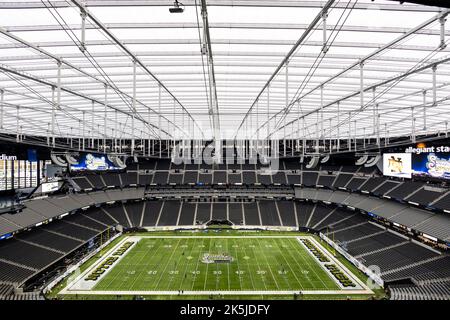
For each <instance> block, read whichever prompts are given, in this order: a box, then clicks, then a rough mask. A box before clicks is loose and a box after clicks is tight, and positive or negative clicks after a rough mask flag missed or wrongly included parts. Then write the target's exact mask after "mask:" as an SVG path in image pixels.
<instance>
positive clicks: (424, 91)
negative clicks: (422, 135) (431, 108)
mask: <svg viewBox="0 0 450 320" xmlns="http://www.w3.org/2000/svg"><path fill="white" fill-rule="evenodd" d="M422 96H423V130H427V90H423V92H422Z"/></svg>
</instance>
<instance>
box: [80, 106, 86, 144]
mask: <svg viewBox="0 0 450 320" xmlns="http://www.w3.org/2000/svg"><path fill="white" fill-rule="evenodd" d="M82 113H83V129H82V130H83V131H82V137H83V138H82V140H81V141H82V143H83V150H84V149H85V145H84V139H85V132H86V131H85V130H86V111H85V110H83V111H82Z"/></svg>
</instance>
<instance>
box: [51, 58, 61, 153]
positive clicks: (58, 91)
mask: <svg viewBox="0 0 450 320" xmlns="http://www.w3.org/2000/svg"><path fill="white" fill-rule="evenodd" d="M55 108H57V109H58V110H60V109H61V61H58V80H57V87H56V106H55V105H54V108H53V109H55ZM52 121H53V127H52V130H53V132H52V134H53V141H52V144H53V146H55V121H56V110H54V115H53V119H52Z"/></svg>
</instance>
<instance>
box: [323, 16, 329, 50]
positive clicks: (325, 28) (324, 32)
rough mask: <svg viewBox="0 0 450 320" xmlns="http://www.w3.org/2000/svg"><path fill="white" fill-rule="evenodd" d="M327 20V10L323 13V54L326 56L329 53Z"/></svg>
mask: <svg viewBox="0 0 450 320" xmlns="http://www.w3.org/2000/svg"><path fill="white" fill-rule="evenodd" d="M327 18H328V12H327V10H323V12H322V53H324V54H325V53H327V52H328V45H327Z"/></svg>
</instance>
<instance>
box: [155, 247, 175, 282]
mask: <svg viewBox="0 0 450 320" xmlns="http://www.w3.org/2000/svg"><path fill="white" fill-rule="evenodd" d="M180 241H181V240H178V241H177V246H176V247H175V249H174V250H171V251H172V252H171V254H170V257H169V259H167V262H166V264H165V266H164V270H163V271H162V272H161V276H160V277H159V279H158V282H157V283H156V287H159V283H160V282H161V279H162V277H163V275H164V273H165V272H166V269H167V266H168V265H169V263H170V262H171V260H172V257H173V254H174V253H175V251H176V248H177V247H178V245H179V244H180Z"/></svg>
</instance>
